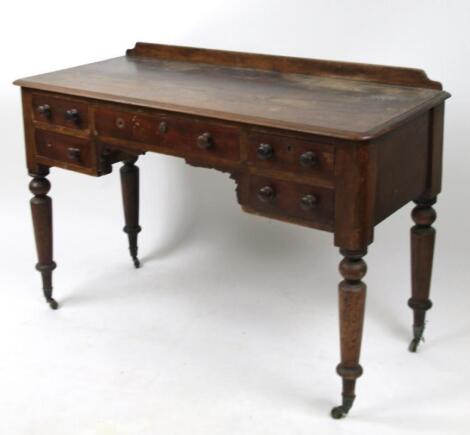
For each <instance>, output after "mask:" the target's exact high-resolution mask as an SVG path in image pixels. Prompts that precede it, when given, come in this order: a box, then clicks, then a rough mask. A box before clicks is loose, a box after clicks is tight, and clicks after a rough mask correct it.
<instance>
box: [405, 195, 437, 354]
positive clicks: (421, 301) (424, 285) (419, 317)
mask: <svg viewBox="0 0 470 435" xmlns="http://www.w3.org/2000/svg"><path fill="white" fill-rule="evenodd" d="M435 202H436V201H435V199H430V200H426V199H420V200H417V201H416V204H417V205H416V207H415V208H414V209H413V212H412V213H411V216H412V218H413V221H414V222H415V225H414V226H413V227H412V228H411V232H410V233H411V234H410V236H411V298H410V299H409V300H408V305H409V306H410V308H412V309H413V318H414V321H413V340H412V341H411V343H410V347H409V349H410V351H411V352H416V349H417V348H418V345H419V343H420V342H421V340H423V334H424V326H425V317H426V311H427V310H429V309H430V308H431V307H432V303H431V300H430V299H429V291H430V288H431V273H432V260H433V255H434V241H435V238H436V230H435V229H434V228H433V227H432V226H431V225H432V224H433V223H434V221H435V220H436V212H435V211H434V209H433V207H432V206H433V204H434V203H435Z"/></svg>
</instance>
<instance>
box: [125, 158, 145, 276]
mask: <svg viewBox="0 0 470 435" xmlns="http://www.w3.org/2000/svg"><path fill="white" fill-rule="evenodd" d="M136 161H137V157H136V158H134V159H130V160H126V161H125V162H124V165H123V166H122V167H121V170H120V173H121V188H122V200H123V204H124V218H125V222H126V225H125V226H124V232H125V233H127V237H128V238H129V252H130V254H131V257H132V260H133V261H134V266H135V267H136V268H138V267H140V262H139V259H138V258H137V234H139V233H140V231H141V227H140V225H139V168H138V167H137V166H136V165H135V164H134V163H135V162H136Z"/></svg>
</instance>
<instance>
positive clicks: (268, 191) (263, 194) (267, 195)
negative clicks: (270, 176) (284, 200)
mask: <svg viewBox="0 0 470 435" xmlns="http://www.w3.org/2000/svg"><path fill="white" fill-rule="evenodd" d="M275 197H276V191H275V190H274V188H273V187H271V186H264V187H262V188H261V189H259V190H258V199H259V200H260V201H262V202H271V201H272V200H273V199H274V198H275Z"/></svg>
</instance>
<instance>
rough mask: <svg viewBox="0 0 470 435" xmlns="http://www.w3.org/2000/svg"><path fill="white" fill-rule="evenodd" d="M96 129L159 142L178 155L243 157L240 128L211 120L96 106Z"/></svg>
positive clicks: (127, 138)
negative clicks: (241, 154) (241, 155)
mask: <svg viewBox="0 0 470 435" xmlns="http://www.w3.org/2000/svg"><path fill="white" fill-rule="evenodd" d="M95 130H96V135H97V136H100V137H110V138H115V139H121V140H125V141H131V142H140V143H145V144H150V145H157V146H159V147H163V148H166V149H167V150H168V151H170V152H172V153H174V154H175V155H184V156H185V157H198V158H201V157H202V158H205V157H209V158H211V157H215V158H220V159H225V160H232V161H239V160H240V137H239V129H238V128H237V127H235V126H231V125H225V124H221V123H218V122H213V121H209V120H200V119H198V118H194V119H193V118H189V117H188V118H183V117H178V116H172V115H168V114H166V113H162V114H155V115H154V114H147V113H141V112H137V111H136V112H131V111H119V110H114V109H108V108H97V109H96V111H95Z"/></svg>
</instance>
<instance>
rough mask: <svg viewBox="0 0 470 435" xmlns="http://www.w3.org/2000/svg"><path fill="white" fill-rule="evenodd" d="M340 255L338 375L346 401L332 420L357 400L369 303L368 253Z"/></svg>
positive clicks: (332, 412)
mask: <svg viewBox="0 0 470 435" xmlns="http://www.w3.org/2000/svg"><path fill="white" fill-rule="evenodd" d="M341 254H342V255H343V256H344V259H343V260H342V261H341V263H340V265H339V271H340V273H341V275H342V276H343V278H344V280H343V281H341V282H340V283H339V319H340V327H339V329H340V342H341V362H340V364H339V365H338V366H337V368H336V371H337V372H338V374H339V375H340V376H341V377H342V380H343V394H342V396H343V400H342V404H341V405H340V406H337V407H335V408H333V409H332V411H331V416H332V417H333V418H342V417H344V416H345V415H346V414H347V413H348V412H349V410H350V409H351V407H352V405H353V402H354V399H355V398H356V395H355V388H356V379H357V378H358V377H360V376H361V375H362V367H361V365H360V364H359V355H360V353H361V341H362V328H363V323H364V308H365V301H366V285H365V284H364V282H363V281H362V278H363V277H364V275H365V274H366V272H367V265H366V263H365V261H364V260H363V259H362V257H363V256H364V255H365V254H366V251H348V250H344V249H342V250H341Z"/></svg>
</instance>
